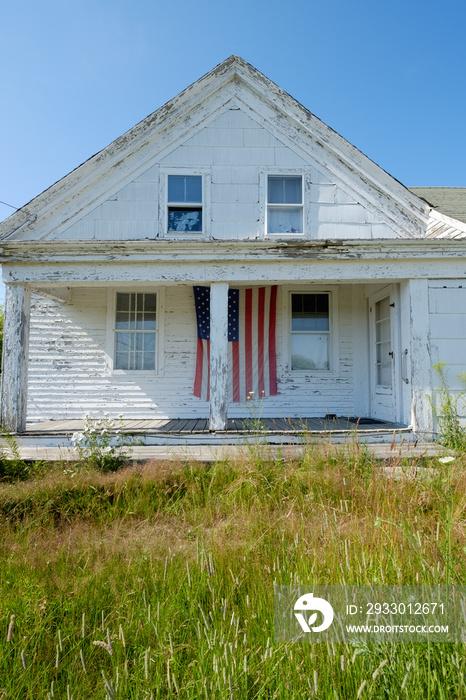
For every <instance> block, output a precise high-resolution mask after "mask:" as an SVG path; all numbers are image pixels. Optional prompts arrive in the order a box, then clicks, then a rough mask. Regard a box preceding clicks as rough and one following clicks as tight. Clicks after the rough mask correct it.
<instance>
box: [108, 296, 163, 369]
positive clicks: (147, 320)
mask: <svg viewBox="0 0 466 700" xmlns="http://www.w3.org/2000/svg"><path fill="white" fill-rule="evenodd" d="M156 333H157V295H156V294H145V293H139V292H117V294H116V306H115V356H114V365H113V366H114V369H122V370H146V371H147V370H155V368H156V366H155V356H156V355H155V351H156Z"/></svg>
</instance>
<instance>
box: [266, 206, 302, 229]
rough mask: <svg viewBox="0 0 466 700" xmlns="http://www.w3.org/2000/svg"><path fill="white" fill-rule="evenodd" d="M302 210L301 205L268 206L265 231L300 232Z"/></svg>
mask: <svg viewBox="0 0 466 700" xmlns="http://www.w3.org/2000/svg"><path fill="white" fill-rule="evenodd" d="M302 232H303V210H302V208H301V207H269V208H268V210H267V233H302Z"/></svg>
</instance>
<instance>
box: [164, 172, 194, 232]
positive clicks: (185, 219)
mask: <svg viewBox="0 0 466 700" xmlns="http://www.w3.org/2000/svg"><path fill="white" fill-rule="evenodd" d="M167 187H168V196H167V204H168V232H169V233H202V231H203V229H202V175H168V183H167Z"/></svg>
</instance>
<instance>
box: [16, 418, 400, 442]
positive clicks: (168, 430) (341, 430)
mask: <svg viewBox="0 0 466 700" xmlns="http://www.w3.org/2000/svg"><path fill="white" fill-rule="evenodd" d="M117 422H118V421H117ZM83 427H84V421H83V420H80V419H74V420H54V421H42V422H38V423H31V424H29V425H27V427H26V432H25V435H31V436H32V435H63V434H67V433H72V432H75V431H80V430H82V429H83ZM118 428H119V429H120V430H122V431H123V432H126V433H137V434H141V433H144V435H153V436H156V435H162V434H163V435H172V436H175V435H178V436H182V435H184V436H188V435H197V436H199V437H201V436H202V435H204V436H205V437H206V438H207V436H209V435H212V433H210V431H209V421H208V419H207V418H197V419H196V418H176V419H152V420H150V419H145V420H128V419H123V420H122V421H121V423H120V422H118ZM393 431H396V432H397V433H398V432H405V433H408V432H411V429H410V428H408V427H406V426H403V425H400V424H398V423H393V422H390V421H382V420H375V419H372V418H356V417H355V418H342V417H340V418H338V417H327V418H230V419H229V420H228V423H227V428H226V431H220V434H223V435H225V437H226V436H227V435H228V434H231V435H232V436H233V435H239V434H249V435H250V434H256V433H261V434H262V433H264V434H274V435H282V436H286V435H290V436H291V435H295V436H297V435H300V434H302V433H306V434H315V435H322V434H325V435H330V436H331V435H333V434H348V433H352V432H357V433H358V434H367V435H370V434H374V435H375V434H377V433H379V434H380V433H387V432H393ZM216 434H217V435H218V434H219V433H216Z"/></svg>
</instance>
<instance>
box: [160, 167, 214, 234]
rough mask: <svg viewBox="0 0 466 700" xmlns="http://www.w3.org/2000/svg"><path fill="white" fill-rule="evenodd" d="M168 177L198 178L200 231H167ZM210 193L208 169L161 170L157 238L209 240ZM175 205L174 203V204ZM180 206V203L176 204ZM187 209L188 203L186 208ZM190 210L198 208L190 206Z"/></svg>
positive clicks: (182, 168)
mask: <svg viewBox="0 0 466 700" xmlns="http://www.w3.org/2000/svg"><path fill="white" fill-rule="evenodd" d="M169 175H175V176H181V177H200V178H201V183H202V202H201V205H200V207H201V211H202V231H169V230H168V209H169V205H170V203H169V201H168V177H169ZM210 191H211V173H210V169H209V168H184V167H179V168H177V167H170V168H161V169H160V173H159V192H160V197H159V238H181V239H190V240H192V239H199V238H202V239H204V238H210V218H211V206H210ZM175 204H176V203H175ZM178 204H181V203H178ZM186 208H187V209H189V208H190V207H189V203H188V204H187V206H186ZM192 208H193V209H195V208H199V205H198V204H194V203H193V204H192Z"/></svg>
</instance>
